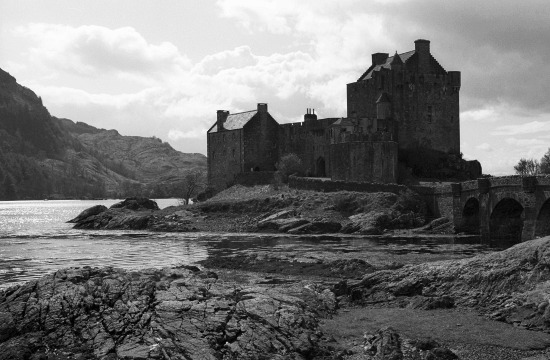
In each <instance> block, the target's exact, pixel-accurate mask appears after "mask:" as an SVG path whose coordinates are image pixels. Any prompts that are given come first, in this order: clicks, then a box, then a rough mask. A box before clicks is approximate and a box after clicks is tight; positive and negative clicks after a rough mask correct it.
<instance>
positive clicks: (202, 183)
mask: <svg viewBox="0 0 550 360" xmlns="http://www.w3.org/2000/svg"><path fill="white" fill-rule="evenodd" d="M205 188H206V174H205V173H204V171H203V170H193V171H191V172H189V173H187V174H186V175H185V178H184V179H183V181H182V182H181V195H182V202H184V201H185V204H189V199H191V198H192V197H194V196H196V195H197V194H199V193H200V192H201V191H203V190H204V189H205Z"/></svg>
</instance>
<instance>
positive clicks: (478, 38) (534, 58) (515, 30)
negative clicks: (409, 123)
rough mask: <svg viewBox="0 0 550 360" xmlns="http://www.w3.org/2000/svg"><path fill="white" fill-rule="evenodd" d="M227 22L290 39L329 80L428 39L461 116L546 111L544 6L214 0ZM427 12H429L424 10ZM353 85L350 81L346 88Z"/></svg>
mask: <svg viewBox="0 0 550 360" xmlns="http://www.w3.org/2000/svg"><path fill="white" fill-rule="evenodd" d="M217 4H218V6H219V7H220V8H221V9H222V14H223V15H224V16H226V17H231V18H234V19H236V20H237V21H238V22H239V23H241V24H242V25H243V26H245V27H247V28H248V29H249V30H250V31H251V32H254V31H256V32H258V31H268V32H272V33H275V34H281V33H284V34H293V39H302V41H301V44H306V45H307V48H308V49H310V50H311V51H312V54H313V55H314V57H315V58H316V65H315V66H316V70H317V71H318V72H321V73H323V74H331V73H332V75H333V76H332V77H331V78H336V77H337V76H338V75H339V74H341V73H342V72H346V71H349V70H352V69H353V70H354V71H355V78H356V77H358V75H360V71H361V70H365V69H366V67H368V65H370V61H369V60H370V56H369V55H370V54H371V53H374V52H380V51H382V52H389V53H392V52H393V51H395V50H397V51H399V52H404V51H408V50H412V49H413V48H414V45H413V44H412V42H413V41H414V40H415V39H417V38H428V39H430V40H432V53H433V54H434V55H435V56H436V58H437V59H438V60H439V62H440V63H441V64H442V65H443V66H444V67H446V68H448V69H449V70H459V71H462V74H463V79H462V80H463V86H462V90H463V101H462V103H463V110H464V111H468V110H479V109H483V108H485V107H487V105H488V104H489V105H491V104H499V103H508V104H511V105H513V106H515V107H519V108H525V109H529V110H530V111H532V112H540V113H544V112H550V103H549V102H548V101H547V96H546V94H548V93H549V92H550V83H548V82H547V81H546V79H547V78H548V77H550V63H549V62H548V61H547V59H548V58H550V47H548V46H547V44H546V42H547V38H548V34H550V22H548V17H547V16H546V14H547V3H546V2H545V1H543V0H533V1H529V2H528V3H521V4H520V3H515V2H507V3H502V2H501V1H497V0H488V1H483V2H479V1H477V0H465V1H459V2H451V3H449V2H444V1H443V2H442V1H433V0H418V1H412V0H408V1H407V0H403V1H369V2H366V1H359V0H347V1H339V2H335V1H329V0H326V1H300V2H299V3H296V2H295V1H291V0H279V1H273V0H254V1H252V0H219V1H218V3H217ZM426 9H429V11H426ZM353 80H354V79H353V78H352V79H349V81H348V82H350V81H353Z"/></svg>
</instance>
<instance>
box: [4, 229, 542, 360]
mask: <svg viewBox="0 0 550 360" xmlns="http://www.w3.org/2000/svg"><path fill="white" fill-rule="evenodd" d="M240 264H241V265H240V268H238V269H236V268H235V267H232V266H231V265H229V264H227V263H226V264H224V263H219V264H216V263H211V264H207V263H203V264H202V265H201V266H202V267H203V268H202V270H201V269H200V268H198V267H196V266H179V267H173V268H165V269H146V270H140V271H127V270H121V269H114V268H90V267H83V268H71V269H63V270H59V271H57V272H55V273H53V274H49V275H46V276H44V277H42V278H41V279H39V280H35V281H30V282H28V283H26V284H23V285H18V286H14V287H12V288H9V289H6V290H4V291H0V359H59V360H61V359H441V360H443V359H531V360H534V359H545V358H547V356H548V355H550V352H549V350H547V349H550V335H548V333H549V332H550V320H549V319H550V315H549V314H550V306H548V304H549V302H550V295H549V294H550V291H549V290H550V288H549V287H550V285H549V284H550V237H547V238H543V239H538V240H532V241H529V242H525V243H522V244H519V245H516V246H514V247H513V248H510V249H508V250H504V251H500V252H494V253H490V254H484V255H478V256H474V257H471V258H467V259H456V260H445V261H436V262H430V263H422V264H416V265H404V266H398V267H395V268H386V269H382V270H380V269H378V268H375V269H373V268H372V267H369V266H368V264H367V263H365V262H357V261H355V262H354V261H348V262H346V261H340V262H337V263H334V262H333V263H331V266H332V267H334V270H333V272H331V271H327V272H324V273H318V274H317V275H319V276H317V277H315V278H312V277H311V276H310V274H308V273H307V272H306V273H302V272H300V271H299V270H298V269H292V268H290V269H289V270H287V272H286V273H277V274H273V273H272V274H271V275H268V274H266V271H269V270H268V269H263V270H262V269H261V268H258V267H255V266H253V265H254V264H253V263H251V262H246V261H245V262H241V263H240ZM207 266H208V267H207ZM282 266H283V267H285V266H286V264H284V263H283V264H282ZM336 274H338V275H336ZM356 274H364V276H362V278H360V279H356V277H357V276H355V275H356ZM405 314H406V315H405ZM466 319H468V320H466ZM449 321H451V322H453V323H452V324H451V327H450V328H449V326H448V325H449V324H448V322H449ZM454 323H457V324H456V325H455V324H454ZM388 325H389V326H393V327H394V328H393V329H392V328H388ZM458 325H460V326H461V327H458ZM411 328H412V330H410V329H411ZM408 329H409V330H408ZM480 329H485V330H483V331H481V330H480ZM487 329H490V331H494V332H495V333H490V331H488V330H487ZM471 332H473V333H476V334H477V335H476V336H474V337H472V336H468V334H469V333H471ZM495 356H496V357H495Z"/></svg>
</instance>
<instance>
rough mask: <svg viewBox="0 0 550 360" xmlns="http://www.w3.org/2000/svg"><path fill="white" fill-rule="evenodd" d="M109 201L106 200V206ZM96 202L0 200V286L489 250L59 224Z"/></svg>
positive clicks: (432, 241) (449, 243)
mask: <svg viewBox="0 0 550 360" xmlns="http://www.w3.org/2000/svg"><path fill="white" fill-rule="evenodd" d="M115 201H116V200H106V201H105V202H104V203H103V204H104V205H106V206H110V205H111V204H112V203H114V202H115ZM98 203H100V202H98V201H88V202H86V201H43V202H41V201H22V202H0V288H5V287H7V286H10V285H13V284H15V283H20V282H24V281H28V280H31V279H36V278H39V277H40V276H42V275H43V274H45V273H49V272H52V271H55V270H57V269H60V268H64V267H70V266H76V267H82V266H106V265H109V266H116V267H123V268H128V269H136V268H146V267H164V266H172V265H178V264H191V263H196V262H198V261H201V260H204V259H206V258H207V257H209V256H231V255H235V254H244V255H247V254H259V255H261V256H262V255H266V256H275V257H280V258H283V259H291V260H292V259H299V261H318V260H320V259H321V260H331V259H335V258H356V259H364V260H365V261H367V262H370V263H373V262H376V261H377V259H382V258H383V259H384V261H386V260H387V259H389V260H391V261H395V262H401V263H413V262H422V261H426V260H427V259H432V260H433V258H434V254H435V255H437V257H438V258H442V259H446V258H449V259H450V258H458V257H464V256H471V255H475V254H478V253H482V252H487V251H491V249H488V248H487V247H484V246H481V245H479V244H478V243H467V241H466V243H464V241H457V240H456V239H453V238H422V239H421V238H415V239H406V238H391V239H389V238H372V237H353V236H345V237H336V236H326V235H323V236H288V235H258V234H228V233H224V234H211V233H153V232H147V231H106V230H104V231H93V230H73V229H72V228H71V224H67V223H65V221H67V220H68V219H71V218H73V217H75V216H76V215H78V214H79V213H80V212H81V211H82V210H84V209H86V208H88V207H90V206H93V205H96V204H98Z"/></svg>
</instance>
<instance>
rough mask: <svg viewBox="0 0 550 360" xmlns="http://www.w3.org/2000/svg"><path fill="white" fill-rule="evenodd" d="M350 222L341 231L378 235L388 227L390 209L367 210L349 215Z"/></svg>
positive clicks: (390, 218)
mask: <svg viewBox="0 0 550 360" xmlns="http://www.w3.org/2000/svg"><path fill="white" fill-rule="evenodd" d="M349 220H350V222H349V223H348V224H346V226H345V227H344V228H343V229H342V232H345V233H348V234H351V233H357V234H362V235H379V234H382V232H383V231H384V229H386V228H387V227H388V225H389V224H390V222H391V220H392V214H391V212H390V211H369V212H367V213H360V214H357V215H352V216H350V217H349Z"/></svg>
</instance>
